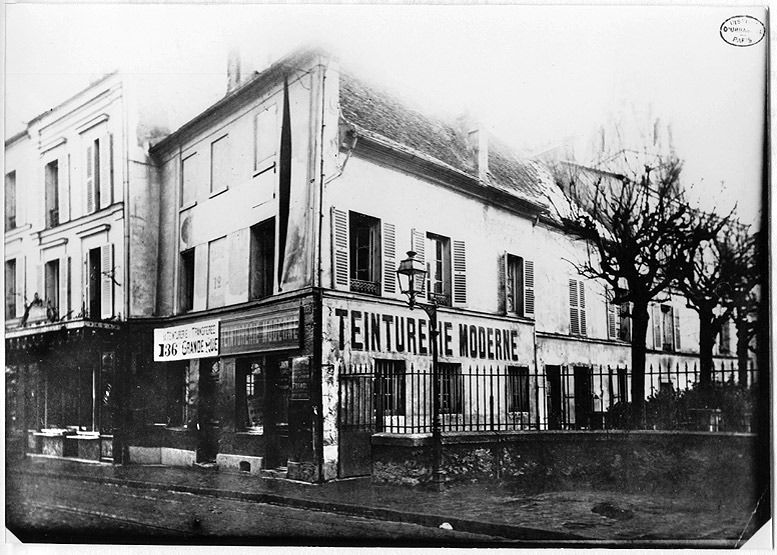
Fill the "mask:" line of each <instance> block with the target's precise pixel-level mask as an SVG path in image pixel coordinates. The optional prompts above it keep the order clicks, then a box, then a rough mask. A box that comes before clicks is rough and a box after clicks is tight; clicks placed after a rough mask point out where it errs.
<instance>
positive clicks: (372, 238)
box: [348, 212, 380, 295]
mask: <svg viewBox="0 0 777 555" xmlns="http://www.w3.org/2000/svg"><path fill="white" fill-rule="evenodd" d="M348 223H349V230H350V247H351V291H358V292H360V293H369V294H371V295H380V220H378V219H377V218H372V217H370V216H365V215H364V214H358V213H356V212H351V213H350V218H349V222H348Z"/></svg>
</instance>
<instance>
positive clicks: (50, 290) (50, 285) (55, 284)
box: [43, 260, 59, 319]
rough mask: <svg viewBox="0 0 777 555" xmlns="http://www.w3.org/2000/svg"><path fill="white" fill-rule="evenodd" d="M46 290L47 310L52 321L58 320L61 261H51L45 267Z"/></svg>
mask: <svg viewBox="0 0 777 555" xmlns="http://www.w3.org/2000/svg"><path fill="white" fill-rule="evenodd" d="M43 278H44V290H45V294H46V310H47V312H49V311H50V313H51V314H50V315H49V317H50V318H51V319H56V318H57V307H58V306H59V260H50V261H49V262H46V265H45V266H44V276H43Z"/></svg>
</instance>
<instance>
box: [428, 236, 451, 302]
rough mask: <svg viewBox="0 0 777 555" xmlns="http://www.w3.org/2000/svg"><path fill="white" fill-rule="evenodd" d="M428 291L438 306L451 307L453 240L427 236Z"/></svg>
mask: <svg viewBox="0 0 777 555" xmlns="http://www.w3.org/2000/svg"><path fill="white" fill-rule="evenodd" d="M426 290H427V295H428V296H429V298H430V299H432V300H434V302H435V303H437V304H438V305H443V306H451V240H450V239H449V238H448V237H443V236H442V235H437V234H434V233H427V234H426Z"/></svg>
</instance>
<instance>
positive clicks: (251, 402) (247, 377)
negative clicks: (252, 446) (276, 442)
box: [235, 360, 265, 432]
mask: <svg viewBox="0 0 777 555" xmlns="http://www.w3.org/2000/svg"><path fill="white" fill-rule="evenodd" d="M237 375H238V380H237V391H236V395H235V399H236V400H237V403H238V407H237V421H238V427H239V428H240V429H242V430H245V431H249V432H262V431H263V430H264V405H265V372H264V367H263V365H262V364H261V362H260V361H258V360H239V361H238V373H237Z"/></svg>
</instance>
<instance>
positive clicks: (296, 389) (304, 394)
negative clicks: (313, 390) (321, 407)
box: [291, 357, 310, 401]
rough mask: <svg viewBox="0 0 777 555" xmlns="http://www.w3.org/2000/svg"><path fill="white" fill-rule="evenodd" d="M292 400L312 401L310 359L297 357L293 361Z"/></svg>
mask: <svg viewBox="0 0 777 555" xmlns="http://www.w3.org/2000/svg"><path fill="white" fill-rule="evenodd" d="M291 399H292V401H308V400H309V399H310V359H309V358H308V357H297V358H294V359H292V361H291Z"/></svg>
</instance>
